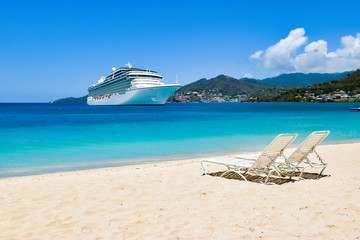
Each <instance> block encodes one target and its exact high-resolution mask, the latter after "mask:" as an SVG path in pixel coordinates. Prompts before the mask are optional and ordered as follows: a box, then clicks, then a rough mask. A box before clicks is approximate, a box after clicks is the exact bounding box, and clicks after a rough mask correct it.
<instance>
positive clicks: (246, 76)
mask: <svg viewBox="0 0 360 240" xmlns="http://www.w3.org/2000/svg"><path fill="white" fill-rule="evenodd" d="M243 78H255V76H254V75H252V74H251V73H245V74H244V76H243Z"/></svg>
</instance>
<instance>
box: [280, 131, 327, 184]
mask: <svg viewBox="0 0 360 240" xmlns="http://www.w3.org/2000/svg"><path fill="white" fill-rule="evenodd" d="M329 134H330V131H316V132H313V133H311V134H310V135H309V136H308V137H307V138H306V139H305V140H304V141H303V142H302V143H301V144H300V145H299V147H298V148H297V149H296V150H295V151H294V152H293V153H292V154H291V155H290V156H289V157H288V158H286V157H280V158H279V159H278V161H279V162H281V161H285V162H287V164H288V165H291V166H292V167H294V168H296V169H297V170H299V171H300V169H302V170H301V171H300V172H301V173H300V176H299V179H300V178H301V177H302V175H303V173H304V170H305V169H306V168H308V167H311V168H322V170H321V172H320V174H319V177H320V176H321V174H322V173H323V172H324V170H325V168H326V166H327V163H326V162H324V160H323V159H322V158H321V157H320V155H319V154H318V153H317V152H316V150H315V148H316V147H317V146H318V145H319V144H320V143H321V142H322V141H323V140H324V139H325V138H326V137H327V136H328V135H329ZM311 153H314V154H315V156H316V157H317V159H318V160H319V161H318V162H312V161H311V160H310V159H309V155H310V154H311Z"/></svg>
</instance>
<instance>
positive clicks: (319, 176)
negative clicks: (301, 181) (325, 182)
mask: <svg viewBox="0 0 360 240" xmlns="http://www.w3.org/2000/svg"><path fill="white" fill-rule="evenodd" d="M326 167H327V166H325V167H323V169H322V170H321V172H320V174H319V177H318V178H320V177H321V175H322V173H323V172H324V170H325V168H326Z"/></svg>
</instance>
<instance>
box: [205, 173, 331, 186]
mask: <svg viewBox="0 0 360 240" xmlns="http://www.w3.org/2000/svg"><path fill="white" fill-rule="evenodd" d="M225 172H226V171H219V172H214V173H208V174H209V175H210V176H213V177H220V176H221V175H222V174H224V173H225ZM299 175H300V173H299V172H297V173H294V175H293V177H292V179H291V180H290V179H289V177H278V176H270V177H269V180H268V183H269V184H277V185H281V184H284V183H289V182H297V181H298V177H299ZM244 176H245V177H246V179H247V180H248V181H249V182H256V183H264V182H265V180H266V176H261V175H253V174H249V173H246V174H244ZM330 176H331V175H324V174H321V175H320V174H319V173H310V172H304V173H303V175H302V177H301V178H302V179H304V180H307V179H313V180H318V179H321V178H324V177H330ZM222 177H223V178H226V179H234V180H240V181H244V179H243V178H242V177H241V176H240V175H239V174H237V173H235V172H228V173H226V174H224V175H223V176H222Z"/></svg>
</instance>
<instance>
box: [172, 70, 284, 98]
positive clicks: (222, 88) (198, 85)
mask: <svg viewBox="0 0 360 240" xmlns="http://www.w3.org/2000/svg"><path fill="white" fill-rule="evenodd" d="M277 87H279V86H278V85H276V84H273V83H266V82H263V81H260V80H254V79H247V78H243V79H236V78H232V77H229V76H225V75H219V76H217V77H215V78H211V79H206V78H202V79H200V80H199V81H196V82H193V83H190V84H188V85H185V86H183V87H181V88H180V89H179V90H177V92H176V93H177V94H186V93H187V92H202V91H206V92H209V91H212V90H216V91H217V92H221V93H222V94H224V95H229V96H233V95H237V94H244V93H252V92H257V91H260V90H263V89H267V88H277Z"/></svg>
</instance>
